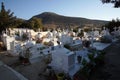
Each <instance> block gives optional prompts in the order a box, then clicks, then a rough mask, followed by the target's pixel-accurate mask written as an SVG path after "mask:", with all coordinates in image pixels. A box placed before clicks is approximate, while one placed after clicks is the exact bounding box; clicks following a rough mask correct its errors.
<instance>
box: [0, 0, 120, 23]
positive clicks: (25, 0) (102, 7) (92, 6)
mask: <svg viewBox="0 0 120 80" xmlns="http://www.w3.org/2000/svg"><path fill="white" fill-rule="evenodd" d="M0 2H4V5H5V9H6V10H8V9H10V10H11V12H14V16H17V17H18V18H22V19H26V20H28V19H30V18H31V17H32V16H35V15H38V14H41V13H43V12H54V13H57V14H60V15H64V16H70V17H83V18H88V19H98V20H107V21H110V20H112V19H116V18H119V17H120V8H113V5H112V4H103V3H102V2H101V1H100V0H0ZM0 5H1V4H0ZM0 10H1V7H0Z"/></svg>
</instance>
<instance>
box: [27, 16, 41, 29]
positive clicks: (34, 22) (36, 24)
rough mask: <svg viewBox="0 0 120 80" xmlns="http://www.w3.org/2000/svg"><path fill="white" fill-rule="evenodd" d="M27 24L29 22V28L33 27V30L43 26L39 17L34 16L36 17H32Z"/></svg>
mask: <svg viewBox="0 0 120 80" xmlns="http://www.w3.org/2000/svg"><path fill="white" fill-rule="evenodd" d="M29 24H30V26H31V28H32V29H34V30H35V31H37V30H38V29H42V28H43V24H42V20H41V19H39V18H36V17H33V18H32V19H31V20H30V21H29Z"/></svg>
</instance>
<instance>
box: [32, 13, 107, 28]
mask: <svg viewBox="0 0 120 80" xmlns="http://www.w3.org/2000/svg"><path fill="white" fill-rule="evenodd" d="M33 17H37V18H41V19H42V22H43V24H44V25H46V26H49V27H50V26H57V27H60V26H62V27H66V26H67V27H69V26H72V27H74V26H81V25H82V27H83V25H84V26H85V25H87V26H90V25H94V26H101V25H104V24H106V23H107V22H108V21H103V20H91V19H86V18H81V17H68V16H63V15H59V14H56V13H52V12H44V13H41V14H38V15H35V16H33ZM33 17H32V18H33Z"/></svg>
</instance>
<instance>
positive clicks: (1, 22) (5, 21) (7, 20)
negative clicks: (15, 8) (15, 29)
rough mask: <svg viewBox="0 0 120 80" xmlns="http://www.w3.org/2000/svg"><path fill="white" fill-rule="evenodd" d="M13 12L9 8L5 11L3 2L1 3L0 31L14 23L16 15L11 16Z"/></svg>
mask: <svg viewBox="0 0 120 80" xmlns="http://www.w3.org/2000/svg"><path fill="white" fill-rule="evenodd" d="M13 14H14V13H13V12H11V11H10V10H8V11H6V10H5V6H4V3H3V2H2V3H1V11H0V33H1V32H2V31H3V30H5V29H6V28H9V27H11V26H13V25H14V21H15V20H16V17H13Z"/></svg>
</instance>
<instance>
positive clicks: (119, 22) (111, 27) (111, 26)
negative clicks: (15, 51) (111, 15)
mask: <svg viewBox="0 0 120 80" xmlns="http://www.w3.org/2000/svg"><path fill="white" fill-rule="evenodd" d="M119 26H120V20H119V19H118V18H117V19H116V20H114V19H113V20H112V21H110V22H109V23H107V24H106V25H105V27H106V28H108V29H109V30H110V32H112V31H113V30H114V27H119Z"/></svg>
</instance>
